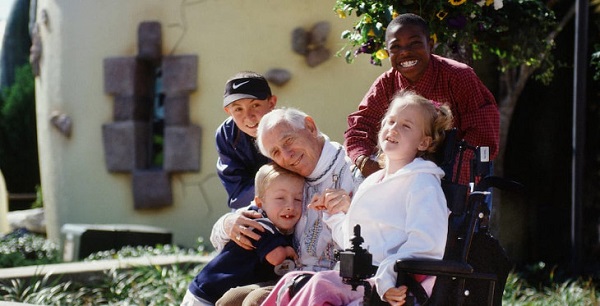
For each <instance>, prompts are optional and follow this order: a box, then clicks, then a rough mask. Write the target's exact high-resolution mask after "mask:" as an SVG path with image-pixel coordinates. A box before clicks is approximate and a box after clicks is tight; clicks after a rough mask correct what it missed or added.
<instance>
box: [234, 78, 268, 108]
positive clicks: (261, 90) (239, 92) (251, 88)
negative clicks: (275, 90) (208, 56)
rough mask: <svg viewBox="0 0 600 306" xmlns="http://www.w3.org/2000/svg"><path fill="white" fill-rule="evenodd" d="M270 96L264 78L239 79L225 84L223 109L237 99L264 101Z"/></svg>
mask: <svg viewBox="0 0 600 306" xmlns="http://www.w3.org/2000/svg"><path fill="white" fill-rule="evenodd" d="M270 96H271V88H270V87H269V83H267V80H265V79H264V78H239V79H233V80H231V81H229V82H227V84H225V93H224V94H223V107H226V106H227V105H229V104H231V103H233V102H235V101H237V100H239V99H256V100H265V99H267V98H268V97H270Z"/></svg>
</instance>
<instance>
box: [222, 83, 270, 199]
mask: <svg viewBox="0 0 600 306" xmlns="http://www.w3.org/2000/svg"><path fill="white" fill-rule="evenodd" d="M276 104H277V96H274V95H272V94H271V88H270V87H269V83H268V82H267V80H266V79H265V78H264V77H263V76H262V75H260V74H258V73H256V72H252V71H243V72H239V73H237V74H235V75H234V76H233V77H231V78H230V79H229V80H228V81H227V83H226V84H225V93H224V94H223V108H224V110H225V112H226V113H227V114H228V115H229V118H227V119H226V120H225V121H224V122H223V123H222V124H221V125H220V126H219V128H218V129H217V131H216V137H215V138H216V145H217V153H218V154H219V159H218V160H217V174H218V175H219V178H220V179H221V182H222V183H223V186H224V187H225V190H227V195H228V202H227V205H228V206H229V207H230V208H231V209H233V210H235V209H238V208H241V207H246V206H248V205H249V204H250V202H251V201H252V200H253V199H254V175H255V174H256V172H257V171H258V168H260V167H261V166H262V165H264V164H266V163H268V162H269V159H268V158H266V157H265V156H264V155H262V154H261V153H260V152H259V151H258V149H257V147H256V145H255V138H256V129H257V128H258V123H259V122H260V119H261V118H262V117H263V116H264V115H265V114H266V113H268V112H270V111H271V110H273V108H275V105H276Z"/></svg>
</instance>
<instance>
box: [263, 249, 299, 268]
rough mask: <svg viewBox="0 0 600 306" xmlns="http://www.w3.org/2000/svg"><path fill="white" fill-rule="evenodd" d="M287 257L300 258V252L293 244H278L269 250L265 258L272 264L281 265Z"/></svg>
mask: <svg viewBox="0 0 600 306" xmlns="http://www.w3.org/2000/svg"><path fill="white" fill-rule="evenodd" d="M286 258H293V259H294V261H296V259H298V254H296V251H294V248H292V247H291V246H278V247H276V248H274V249H273V250H272V251H271V252H269V253H268V254H267V255H266V256H265V259H266V260H267V261H268V262H269V263H270V264H272V265H274V266H277V265H280V264H281V263H282V262H283V261H284V260H285V259H286Z"/></svg>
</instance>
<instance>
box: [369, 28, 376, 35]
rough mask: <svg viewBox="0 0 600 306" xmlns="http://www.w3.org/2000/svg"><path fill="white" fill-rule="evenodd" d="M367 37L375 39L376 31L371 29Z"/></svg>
mask: <svg viewBox="0 0 600 306" xmlns="http://www.w3.org/2000/svg"><path fill="white" fill-rule="evenodd" d="M367 36H369V37H374V36H375V31H373V28H371V29H370V30H369V33H367Z"/></svg>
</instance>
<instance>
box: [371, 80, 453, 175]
mask: <svg viewBox="0 0 600 306" xmlns="http://www.w3.org/2000/svg"><path fill="white" fill-rule="evenodd" d="M410 105H416V106H419V107H420V108H421V110H422V112H423V115H424V118H425V129H424V131H423V133H424V135H425V136H430V137H431V145H430V146H429V147H428V148H427V149H426V150H424V151H420V152H419V153H418V154H417V156H418V157H422V158H424V159H427V160H433V158H434V153H435V152H436V150H437V149H438V148H439V146H440V145H441V144H442V143H443V142H444V138H445V137H446V131H447V130H449V129H451V128H452V123H453V116H452V112H451V111H450V107H449V106H448V105H447V104H440V103H438V102H435V101H432V100H429V99H426V98H424V97H422V96H420V95H418V94H417V93H415V92H414V91H411V90H401V91H399V92H397V93H396V94H395V95H394V97H393V98H392V102H391V103H390V105H389V107H388V110H387V112H386V113H385V116H384V117H383V118H384V119H383V120H381V127H380V130H379V133H381V130H382V128H383V125H384V124H385V118H386V117H387V116H388V115H389V114H390V112H391V111H392V110H393V109H394V108H396V107H400V108H405V107H407V106H410ZM382 155H383V154H382V152H381V150H380V158H379V161H380V163H381V161H382V160H383V158H382Z"/></svg>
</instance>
